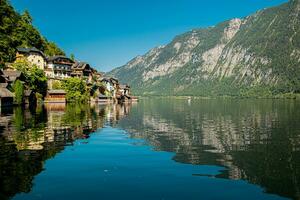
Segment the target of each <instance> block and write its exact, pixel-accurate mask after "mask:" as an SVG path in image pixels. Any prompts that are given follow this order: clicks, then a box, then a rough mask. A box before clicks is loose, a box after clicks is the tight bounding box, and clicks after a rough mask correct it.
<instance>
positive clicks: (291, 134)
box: [120, 99, 300, 199]
mask: <svg viewBox="0 0 300 200" xmlns="http://www.w3.org/2000/svg"><path fill="white" fill-rule="evenodd" d="M299 111H300V102H297V101H281V100H275V101H272V100H192V101H191V102H189V101H187V100H172V99H160V100H145V101H143V102H141V103H140V105H139V107H138V109H136V108H135V109H133V110H132V113H131V115H130V116H129V117H128V118H126V119H124V120H122V122H121V124H120V126H121V127H122V128H124V129H127V130H128V131H129V132H131V133H132V137H135V138H146V139H147V141H149V142H150V143H151V144H152V145H153V146H154V147H155V149H156V150H159V151H170V152H175V153H176V154H175V156H174V158H173V159H174V160H175V161H178V162H181V163H190V164H197V165H204V164H205V165H219V166H224V167H226V169H227V170H225V171H223V173H221V174H219V175H218V176H217V177H219V178H228V179H243V180H247V181H249V182H251V183H254V184H257V185H260V186H262V187H263V188H264V189H265V191H266V192H268V193H274V194H279V195H281V196H284V197H289V198H294V199H300V154H299V150H300V123H299V122H300V112H299Z"/></svg>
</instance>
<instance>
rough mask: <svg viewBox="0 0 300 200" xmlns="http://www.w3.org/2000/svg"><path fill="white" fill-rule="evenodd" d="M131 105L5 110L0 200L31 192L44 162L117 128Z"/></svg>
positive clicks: (0, 124)
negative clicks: (102, 131)
mask: <svg viewBox="0 0 300 200" xmlns="http://www.w3.org/2000/svg"><path fill="white" fill-rule="evenodd" d="M129 110H130V105H126V104H123V105H103V106H101V105H100V106H99V105H92V106H90V105H83V104H68V105H65V104H47V105H45V106H41V105H40V106H38V107H37V108H35V109H34V110H32V109H24V108H22V107H15V108H11V109H4V110H3V109H2V112H1V117H0V130H1V132H0V199H9V198H10V197H13V196H14V195H15V194H17V193H20V192H25V193H28V192H30V190H31V188H32V181H33V178H34V176H35V175H37V174H39V173H40V172H41V171H42V170H43V164H44V161H46V160H47V159H49V158H53V157H54V156H55V155H56V154H57V153H59V152H61V151H62V150H63V149H64V147H65V146H66V145H72V143H73V141H74V140H76V139H85V138H88V137H89V134H91V133H92V132H94V131H95V130H97V129H100V128H102V127H103V126H104V125H105V124H108V125H114V124H116V123H117V121H118V120H119V119H121V118H122V117H124V116H126V115H127V114H128V113H129Z"/></svg>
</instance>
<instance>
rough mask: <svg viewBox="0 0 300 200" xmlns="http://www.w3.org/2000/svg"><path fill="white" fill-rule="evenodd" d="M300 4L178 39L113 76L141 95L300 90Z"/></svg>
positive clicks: (295, 1) (294, 0) (292, 2)
mask: <svg viewBox="0 0 300 200" xmlns="http://www.w3.org/2000/svg"><path fill="white" fill-rule="evenodd" d="M299 14H300V0H290V1H289V2H288V3H285V4H282V5H280V6H277V7H273V8H268V9H264V10H261V11H258V12H256V13H255V14H253V15H251V16H249V17H246V18H243V19H238V18H236V19H232V20H229V21H225V22H222V23H220V24H218V25H216V26H213V27H208V28H201V29H195V30H192V31H190V32H187V33H184V34H182V35H178V36H177V37H175V38H174V40H173V41H172V42H171V43H169V44H167V45H166V46H160V47H157V48H154V49H152V50H150V51H149V52H148V53H146V54H145V55H143V56H138V57H136V58H134V59H133V60H131V61H130V62H128V63H127V64H126V65H124V66H121V67H119V68H116V69H114V70H112V71H111V72H109V73H108V75H110V76H114V77H116V78H118V79H119V80H120V81H121V82H126V83H128V84H130V85H131V86H132V88H133V91H134V93H135V94H138V95H150V94H152V95H200V96H211V95H231V96H237V95H238V96H252V95H258V96H266V95H276V94H280V93H290V92H291V93H298V92H300V32H299V31H300V23H299V22H300V16H299Z"/></svg>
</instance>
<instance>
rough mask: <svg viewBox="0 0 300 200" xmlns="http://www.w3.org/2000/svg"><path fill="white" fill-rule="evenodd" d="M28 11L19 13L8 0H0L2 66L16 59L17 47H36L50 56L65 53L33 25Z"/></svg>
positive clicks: (0, 59)
mask: <svg viewBox="0 0 300 200" xmlns="http://www.w3.org/2000/svg"><path fill="white" fill-rule="evenodd" d="M32 21H33V19H32V17H31V16H30V14H29V12H28V11H25V12H24V13H23V14H19V13H17V12H16V11H15V10H14V8H13V7H12V6H11V5H10V3H9V1H8V0H1V1H0V67H3V66H4V63H5V62H12V61H14V59H15V55H16V48H17V47H20V46H22V47H36V48H38V49H39V50H41V51H44V52H45V54H47V55H49V56H53V55H65V53H64V52H63V51H62V50H61V49H60V48H59V47H57V45H56V44H55V43H53V42H48V41H47V39H46V38H44V37H43V36H42V35H41V34H40V32H39V31H38V30H37V29H36V28H35V27H34V26H33V25H32Z"/></svg>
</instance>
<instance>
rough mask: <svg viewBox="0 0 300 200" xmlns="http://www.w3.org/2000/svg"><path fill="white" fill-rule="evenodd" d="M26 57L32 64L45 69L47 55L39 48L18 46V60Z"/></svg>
mask: <svg viewBox="0 0 300 200" xmlns="http://www.w3.org/2000/svg"><path fill="white" fill-rule="evenodd" d="M24 59H26V60H27V61H28V62H30V63H31V64H34V65H36V66H37V67H38V68H40V69H42V70H44V69H45V67H46V64H47V59H46V56H45V55H44V53H43V52H41V51H40V50H38V49H37V48H35V47H33V48H17V54H16V61H19V60H24Z"/></svg>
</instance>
